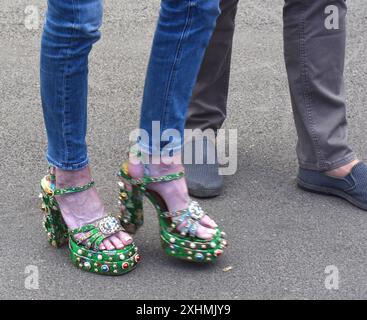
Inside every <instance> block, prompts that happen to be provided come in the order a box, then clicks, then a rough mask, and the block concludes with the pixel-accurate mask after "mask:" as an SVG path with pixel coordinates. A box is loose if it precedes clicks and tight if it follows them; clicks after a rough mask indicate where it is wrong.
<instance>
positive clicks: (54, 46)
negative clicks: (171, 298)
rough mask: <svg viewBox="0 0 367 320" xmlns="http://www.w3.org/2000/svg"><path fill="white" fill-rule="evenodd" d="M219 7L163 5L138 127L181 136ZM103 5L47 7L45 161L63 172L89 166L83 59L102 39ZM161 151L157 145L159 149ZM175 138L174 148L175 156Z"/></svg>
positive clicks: (212, 0) (56, 2) (196, 1)
mask: <svg viewBox="0 0 367 320" xmlns="http://www.w3.org/2000/svg"><path fill="white" fill-rule="evenodd" d="M219 2H220V0H162V1H161V12H160V17H159V20H158V26H157V30H156V33H155V37H154V42H153V47H152V53H151V58H150V62H149V66H148V72H147V77H146V83H145V89H144V98H143V104H142V112H141V121H140V127H141V129H143V130H145V131H146V132H147V133H148V136H149V137H150V142H149V144H148V145H143V146H142V147H145V148H146V149H147V151H148V152H152V151H153V149H154V146H157V145H158V142H156V141H155V139H154V141H152V140H153V139H152V121H160V127H161V128H160V132H163V131H164V130H166V129H175V130H178V132H179V133H180V135H181V137H182V136H183V130H184V124H185V119H186V113H187V109H188V105H189V100H190V96H191V93H192V89H193V86H194V84H195V80H196V77H197V74H198V72H199V68H200V64H201V61H202V59H203V56H204V52H205V49H206V46H207V45H208V43H209V39H210V37H211V34H212V32H213V30H214V27H215V22H216V19H217V17H218V16H219V14H220V9H219ZM102 15H103V1H102V0H48V10H47V14H46V21H45V26H44V32H43V36H42V45H41V97H42V107H43V113H44V119H45V125H46V131H47V138H48V151H47V160H48V162H49V163H50V164H52V165H54V166H56V167H59V168H61V169H64V170H78V169H81V168H83V167H85V166H86V165H87V164H88V153H87V145H86V140H85V138H86V130H87V98H88V55H89V53H90V51H91V49H92V45H93V44H94V43H95V42H96V41H98V40H99V39H100V31H99V29H100V27H101V24H102ZM161 147H162V145H160V146H159V148H161ZM180 147H181V139H177V140H175V141H173V147H172V148H173V149H179V148H180Z"/></svg>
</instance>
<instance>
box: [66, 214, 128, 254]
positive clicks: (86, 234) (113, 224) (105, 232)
mask: <svg viewBox="0 0 367 320" xmlns="http://www.w3.org/2000/svg"><path fill="white" fill-rule="evenodd" d="M119 231H124V228H123V227H122V226H121V224H120V222H119V221H118V219H117V218H116V217H114V216H110V215H109V216H106V217H103V218H101V219H98V220H96V221H95V222H94V223H92V224H87V225H85V226H82V227H80V228H76V229H73V230H70V231H69V233H70V235H71V236H72V237H73V239H74V240H75V241H76V242H77V243H78V244H81V243H83V242H85V241H87V243H86V244H85V246H86V247H87V248H88V249H89V248H91V247H94V248H95V249H98V247H99V245H100V244H101V243H102V241H103V240H104V239H106V238H108V237H110V236H112V235H114V234H115V233H117V232H119ZM78 234H82V235H81V236H80V237H76V235H78Z"/></svg>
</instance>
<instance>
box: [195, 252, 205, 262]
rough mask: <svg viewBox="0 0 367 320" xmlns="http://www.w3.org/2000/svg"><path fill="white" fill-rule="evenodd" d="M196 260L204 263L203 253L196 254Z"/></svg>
mask: <svg viewBox="0 0 367 320" xmlns="http://www.w3.org/2000/svg"><path fill="white" fill-rule="evenodd" d="M195 259H196V260H198V261H203V260H204V255H203V254H202V253H197V254H195Z"/></svg>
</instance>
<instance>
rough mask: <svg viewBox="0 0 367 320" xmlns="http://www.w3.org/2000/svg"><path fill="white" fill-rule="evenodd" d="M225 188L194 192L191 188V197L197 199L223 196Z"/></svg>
mask: <svg viewBox="0 0 367 320" xmlns="http://www.w3.org/2000/svg"><path fill="white" fill-rule="evenodd" d="M222 190H223V188H218V189H200V190H192V189H190V188H189V194H190V196H193V197H195V198H215V197H218V196H219V195H221V193H222Z"/></svg>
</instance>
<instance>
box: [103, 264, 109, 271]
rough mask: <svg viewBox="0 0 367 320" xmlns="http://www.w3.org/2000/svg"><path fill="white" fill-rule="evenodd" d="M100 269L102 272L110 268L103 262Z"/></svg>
mask: <svg viewBox="0 0 367 320" xmlns="http://www.w3.org/2000/svg"><path fill="white" fill-rule="evenodd" d="M101 270H102V271H103V272H108V271H109V270H110V268H109V266H108V265H106V264H104V265H103V266H102V267H101Z"/></svg>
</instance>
